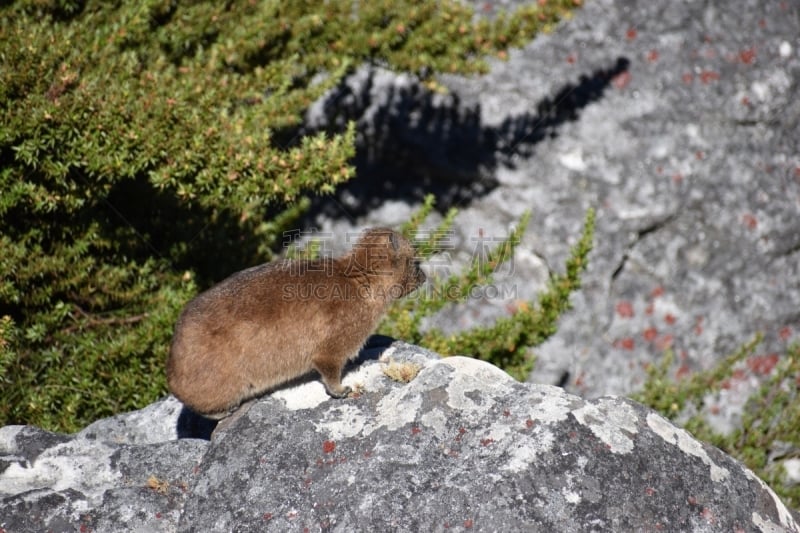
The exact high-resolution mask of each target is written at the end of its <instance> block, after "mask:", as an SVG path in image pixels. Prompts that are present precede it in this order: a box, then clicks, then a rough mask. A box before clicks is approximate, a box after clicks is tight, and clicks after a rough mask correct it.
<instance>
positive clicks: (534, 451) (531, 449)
mask: <svg viewBox="0 0 800 533" xmlns="http://www.w3.org/2000/svg"><path fill="white" fill-rule="evenodd" d="M554 442H555V436H554V435H553V433H552V432H551V431H548V430H546V429H539V431H536V432H534V433H531V434H530V436H528V438H526V439H524V440H523V439H517V440H516V441H515V442H513V443H512V444H511V445H510V446H509V447H508V451H507V453H508V457H509V459H508V461H507V462H506V464H504V465H503V466H501V467H500V469H501V470H503V471H504V472H511V473H519V472H523V471H525V470H527V469H528V467H530V465H532V464H533V463H534V462H535V461H536V457H537V456H539V455H540V454H544V453H547V452H548V451H550V449H551V448H552V447H553V443H554Z"/></svg>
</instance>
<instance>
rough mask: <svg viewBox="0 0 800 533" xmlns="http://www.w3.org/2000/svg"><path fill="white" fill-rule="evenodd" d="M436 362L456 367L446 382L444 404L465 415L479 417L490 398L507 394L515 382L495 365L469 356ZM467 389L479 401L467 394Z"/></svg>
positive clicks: (491, 403)
mask: <svg viewBox="0 0 800 533" xmlns="http://www.w3.org/2000/svg"><path fill="white" fill-rule="evenodd" d="M437 364H443V365H447V366H450V367H452V368H454V369H455V372H454V373H453V375H452V379H451V381H450V383H449V384H448V386H447V394H448V398H447V405H448V406H450V407H452V408H453V409H457V410H459V411H461V412H462V413H463V414H464V416H465V417H466V418H467V419H473V420H478V419H480V418H481V417H482V416H483V415H484V414H486V413H487V412H488V411H489V409H490V408H491V407H492V406H493V405H494V403H495V402H494V399H493V398H495V397H499V396H504V395H506V394H507V393H508V392H509V391H510V385H511V384H512V383H513V382H514V379H513V378H512V377H511V376H509V375H508V374H506V373H505V372H503V371H502V370H500V369H499V368H497V367H496V366H494V365H492V364H490V363H487V362H485V361H479V360H478V359H473V358H471V357H462V356H454V357H448V358H446V359H442V360H441V361H439V362H438V363H437ZM470 393H474V394H475V396H476V397H479V398H481V401H476V400H474V399H473V398H470Z"/></svg>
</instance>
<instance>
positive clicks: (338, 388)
mask: <svg viewBox="0 0 800 533" xmlns="http://www.w3.org/2000/svg"><path fill="white" fill-rule="evenodd" d="M344 362H345V360H342V361H339V360H337V359H334V358H325V357H320V358H317V360H315V361H314V368H315V369H316V370H317V372H319V375H320V376H322V384H323V385H325V390H326V391H327V392H328V394H329V395H330V397H331V398H344V397H346V396H347V395H348V394H350V392H351V390H352V389H351V388H350V387H343V386H342V367H343V366H344Z"/></svg>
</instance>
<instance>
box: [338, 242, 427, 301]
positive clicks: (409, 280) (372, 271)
mask: <svg viewBox="0 0 800 533" xmlns="http://www.w3.org/2000/svg"><path fill="white" fill-rule="evenodd" d="M352 253H353V257H354V259H355V262H356V263H357V264H358V265H360V266H362V267H363V269H364V271H365V272H367V273H368V274H369V275H371V276H374V277H375V278H377V282H378V283H380V284H381V285H383V286H384V287H385V288H386V289H389V290H390V293H391V295H392V296H393V297H395V298H400V297H402V296H405V295H406V294H408V293H410V292H411V291H413V290H414V289H416V288H417V287H419V286H420V285H422V284H423V283H425V279H426V278H425V273H424V272H423V271H422V269H421V268H420V267H419V260H418V259H417V257H416V250H415V249H414V245H413V244H411V242H410V241H409V240H408V239H406V238H405V237H404V236H403V235H402V234H400V233H398V232H396V231H394V230H391V229H389V228H371V229H368V230H366V231H365V232H364V233H363V234H362V235H361V237H360V238H359V239H358V242H356V244H355V246H354V247H353V252H352Z"/></svg>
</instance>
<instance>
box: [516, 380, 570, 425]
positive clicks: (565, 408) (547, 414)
mask: <svg viewBox="0 0 800 533" xmlns="http://www.w3.org/2000/svg"><path fill="white" fill-rule="evenodd" d="M531 396H532V397H534V398H535V397H537V396H538V397H539V398H540V399H541V400H540V401H538V402H536V403H534V404H533V405H531V408H530V410H529V411H528V417H529V418H530V419H531V420H534V421H536V423H543V424H554V423H556V422H561V421H563V420H566V419H567V417H568V416H569V413H570V411H571V410H572V403H573V401H574V400H575V397H574V396H570V395H568V394H567V393H565V392H564V389H561V388H559V387H553V386H552V385H535V386H534V387H533V390H531Z"/></svg>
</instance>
